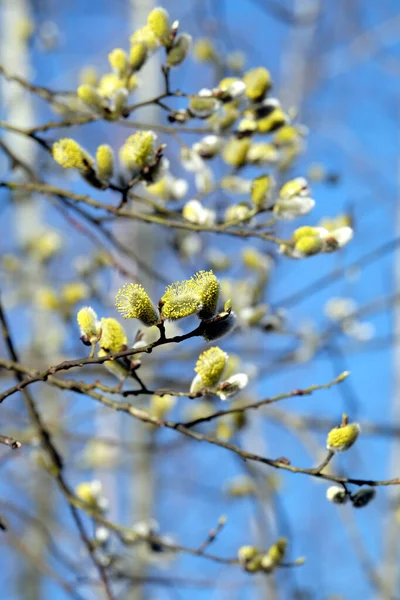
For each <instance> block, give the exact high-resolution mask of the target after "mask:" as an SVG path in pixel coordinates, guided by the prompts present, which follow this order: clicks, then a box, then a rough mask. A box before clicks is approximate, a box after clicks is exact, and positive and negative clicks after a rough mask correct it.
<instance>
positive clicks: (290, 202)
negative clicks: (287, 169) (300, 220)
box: [274, 177, 315, 220]
mask: <svg viewBox="0 0 400 600" xmlns="http://www.w3.org/2000/svg"><path fill="white" fill-rule="evenodd" d="M314 206H315V200H313V199H312V198H310V189H309V187H308V184H307V181H306V180H305V179H304V177H297V178H296V179H292V180H291V181H288V182H287V183H285V185H283V186H282V188H281V190H280V192H279V198H278V200H277V201H276V204H275V206H274V214H275V216H276V217H277V218H279V219H284V220H292V219H296V218H297V217H301V216H304V215H307V214H308V213H309V212H310V211H311V210H312V209H313V208H314Z"/></svg>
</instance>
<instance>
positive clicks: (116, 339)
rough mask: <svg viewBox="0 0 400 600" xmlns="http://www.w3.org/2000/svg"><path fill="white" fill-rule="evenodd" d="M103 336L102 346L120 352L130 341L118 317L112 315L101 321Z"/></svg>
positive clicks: (101, 339) (101, 338)
mask: <svg viewBox="0 0 400 600" xmlns="http://www.w3.org/2000/svg"><path fill="white" fill-rule="evenodd" d="M100 328H101V337H100V346H101V348H103V349H104V350H109V351H110V352H120V351H121V350H123V349H124V348H125V346H126V345H127V343H128V339H127V337H126V333H125V331H124V330H123V328H122V325H120V323H118V321H117V320H116V319H113V318H111V317H109V318H103V319H101V321H100Z"/></svg>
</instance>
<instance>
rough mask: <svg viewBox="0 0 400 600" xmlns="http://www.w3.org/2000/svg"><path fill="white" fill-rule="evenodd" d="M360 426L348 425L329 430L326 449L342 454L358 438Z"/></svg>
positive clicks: (355, 424) (356, 424)
mask: <svg viewBox="0 0 400 600" xmlns="http://www.w3.org/2000/svg"><path fill="white" fill-rule="evenodd" d="M359 433H360V425H359V424H358V423H348V424H347V425H340V426H339V427H335V428H334V429H331V430H330V432H329V433H328V436H327V438H326V447H327V449H328V450H331V451H332V452H344V451H345V450H348V449H349V448H350V447H351V446H352V445H353V444H354V442H355V441H356V439H357V438H358V434H359Z"/></svg>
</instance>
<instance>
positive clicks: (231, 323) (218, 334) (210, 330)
mask: <svg viewBox="0 0 400 600" xmlns="http://www.w3.org/2000/svg"><path fill="white" fill-rule="evenodd" d="M236 320H237V319H236V314H235V313H234V312H233V311H231V310H229V311H224V312H221V313H219V314H218V315H216V316H215V317H214V318H213V319H209V320H208V321H203V325H204V328H203V333H202V336H203V338H204V339H205V340H206V341H207V342H213V341H215V340H219V339H220V338H222V337H224V336H225V335H227V334H228V333H230V332H231V331H233V329H234V328H235V327H236Z"/></svg>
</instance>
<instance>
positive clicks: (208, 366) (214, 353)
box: [195, 346, 228, 388]
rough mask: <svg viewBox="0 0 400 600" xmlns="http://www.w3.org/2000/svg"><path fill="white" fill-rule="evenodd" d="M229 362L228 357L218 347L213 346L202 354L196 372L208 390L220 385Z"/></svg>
mask: <svg viewBox="0 0 400 600" xmlns="http://www.w3.org/2000/svg"><path fill="white" fill-rule="evenodd" d="M227 360H228V355H227V354H226V352H224V351H223V350H221V348H218V346H213V347H212V348H209V349H208V350H205V351H204V352H203V353H202V354H200V356H199V358H198V360H197V363H196V367H195V371H196V373H197V374H198V375H200V377H201V380H202V383H203V385H204V386H205V387H206V388H213V387H214V386H216V385H217V384H218V383H219V381H220V379H221V377H222V375H223V372H224V370H225V367H226V363H227Z"/></svg>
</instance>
